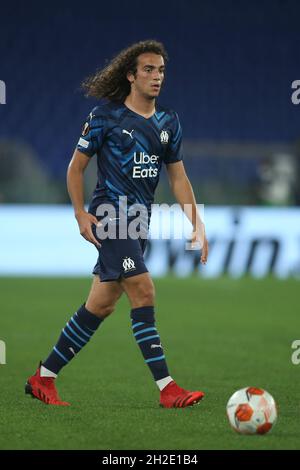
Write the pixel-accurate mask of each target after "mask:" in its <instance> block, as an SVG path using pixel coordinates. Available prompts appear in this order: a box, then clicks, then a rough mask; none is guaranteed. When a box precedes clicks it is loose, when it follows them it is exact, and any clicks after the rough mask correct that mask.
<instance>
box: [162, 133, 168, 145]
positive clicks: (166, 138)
mask: <svg viewBox="0 0 300 470" xmlns="http://www.w3.org/2000/svg"><path fill="white" fill-rule="evenodd" d="M160 141H161V143H162V144H167V143H168V142H169V134H168V133H167V131H161V133H160Z"/></svg>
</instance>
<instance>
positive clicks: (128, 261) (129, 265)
mask: <svg viewBox="0 0 300 470" xmlns="http://www.w3.org/2000/svg"><path fill="white" fill-rule="evenodd" d="M123 268H124V272H125V273H127V272H128V271H133V270H134V269H136V267H135V264H134V261H133V259H132V258H129V256H128V257H127V256H126V258H123Z"/></svg>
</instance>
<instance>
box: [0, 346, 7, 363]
mask: <svg viewBox="0 0 300 470" xmlns="http://www.w3.org/2000/svg"><path fill="white" fill-rule="evenodd" d="M0 364H6V347H5V343H4V341H1V340H0Z"/></svg>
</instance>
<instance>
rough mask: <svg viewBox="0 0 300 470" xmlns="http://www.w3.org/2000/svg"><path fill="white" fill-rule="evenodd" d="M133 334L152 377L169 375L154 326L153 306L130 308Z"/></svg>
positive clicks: (159, 377)
mask: <svg viewBox="0 0 300 470" xmlns="http://www.w3.org/2000/svg"><path fill="white" fill-rule="evenodd" d="M131 320H132V331H133V336H134V337H135V339H136V342H137V344H138V345H139V347H140V349H141V351H142V354H143V356H144V359H145V362H146V364H147V365H148V366H149V369H150V370H151V372H152V375H153V377H154V379H155V380H156V381H157V380H160V379H163V378H165V377H168V376H169V372H168V367H167V363H166V359H165V356H164V351H163V348H162V345H161V342H160V337H159V334H158V331H157V329H156V327H155V319H154V307H139V308H134V309H132V310H131Z"/></svg>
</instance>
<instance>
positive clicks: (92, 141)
mask: <svg viewBox="0 0 300 470" xmlns="http://www.w3.org/2000/svg"><path fill="white" fill-rule="evenodd" d="M104 135H105V118H104V117H103V116H101V115H99V113H97V112H96V111H95V110H93V111H92V112H91V113H90V114H89V115H88V117H87V119H86V121H85V122H84V124H83V127H82V131H81V137H80V138H79V141H78V144H77V146H76V148H77V150H79V151H80V152H82V153H84V154H85V155H87V156H88V157H92V156H93V155H94V154H95V153H97V152H98V151H99V150H100V149H101V147H102V144H103V140H104Z"/></svg>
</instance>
